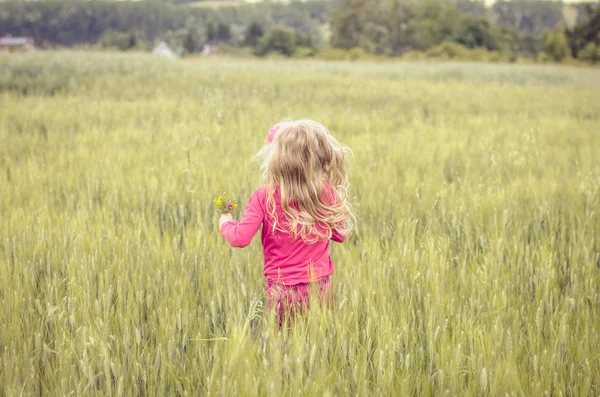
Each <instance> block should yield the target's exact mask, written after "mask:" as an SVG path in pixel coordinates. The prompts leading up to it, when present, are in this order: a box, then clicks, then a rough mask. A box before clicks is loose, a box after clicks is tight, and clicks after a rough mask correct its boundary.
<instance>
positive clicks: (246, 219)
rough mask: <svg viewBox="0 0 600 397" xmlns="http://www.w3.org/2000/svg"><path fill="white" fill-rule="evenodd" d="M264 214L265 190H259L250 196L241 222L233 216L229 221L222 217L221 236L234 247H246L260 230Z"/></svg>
mask: <svg viewBox="0 0 600 397" xmlns="http://www.w3.org/2000/svg"><path fill="white" fill-rule="evenodd" d="M264 214H265V209H264V188H259V189H256V190H255V191H254V193H252V196H250V199H249V200H248V204H247V205H246V208H245V210H244V216H243V217H242V220H241V221H240V222H238V221H236V220H233V219H232V218H231V216H230V217H229V219H226V218H225V216H222V217H221V220H220V221H219V224H220V230H221V234H222V235H223V237H225V239H226V240H227V241H228V242H229V244H231V245H232V246H233V247H237V248H243V247H246V246H248V245H249V244H250V243H251V242H252V238H253V237H254V235H255V234H256V232H257V231H258V229H259V228H260V225H261V224H262V222H263V219H264Z"/></svg>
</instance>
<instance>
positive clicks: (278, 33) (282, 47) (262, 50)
mask: <svg viewBox="0 0 600 397" xmlns="http://www.w3.org/2000/svg"><path fill="white" fill-rule="evenodd" d="M294 51H296V34H295V33H294V31H293V30H290V29H287V28H283V27H275V28H273V29H272V30H271V31H270V32H269V34H267V35H266V36H264V37H263V38H262V39H260V41H259V42H258V44H257V45H256V47H255V48H254V54H255V55H258V56H265V55H267V54H269V53H270V52H277V53H279V54H281V55H285V56H288V57H289V56H292V55H293V54H294Z"/></svg>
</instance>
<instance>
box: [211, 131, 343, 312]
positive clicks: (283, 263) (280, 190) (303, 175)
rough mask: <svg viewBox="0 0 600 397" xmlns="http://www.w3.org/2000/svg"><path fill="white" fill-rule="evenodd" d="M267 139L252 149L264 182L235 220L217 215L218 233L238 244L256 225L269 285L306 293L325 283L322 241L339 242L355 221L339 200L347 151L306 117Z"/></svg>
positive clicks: (328, 267) (328, 270) (327, 262)
mask: <svg viewBox="0 0 600 397" xmlns="http://www.w3.org/2000/svg"><path fill="white" fill-rule="evenodd" d="M267 142H268V143H267V145H265V146H264V147H263V149H262V150H261V151H260V152H259V155H258V156H259V157H261V158H262V159H263V165H262V169H263V177H264V179H265V182H266V185H265V186H262V187H260V188H258V189H256V190H255V191H254V193H253V194H252V196H251V197H250V199H249V201H248V205H247V206H246V209H245V211H244V216H243V218H242V220H241V222H237V221H235V220H233V219H232V218H231V216H228V215H224V216H223V217H222V218H221V220H220V228H221V233H222V234H223V236H224V237H225V238H226V239H227V241H229V242H230V243H231V245H233V246H234V247H245V246H247V245H248V244H250V242H251V241H252V238H253V236H254V235H255V234H256V232H257V231H258V229H259V228H260V227H261V226H262V233H261V241H262V246H263V253H264V268H263V274H264V275H265V277H266V278H267V290H268V291H269V290H270V289H271V288H270V286H273V285H277V286H279V287H282V288H283V289H282V288H279V289H278V291H283V292H285V288H292V289H293V291H304V292H305V290H306V288H304V285H308V284H309V283H312V282H316V281H318V285H319V286H327V285H329V276H330V275H331V274H332V273H333V271H334V267H333V262H332V261H331V258H330V257H329V242H330V240H334V241H337V242H343V241H344V239H345V236H347V235H348V234H349V233H350V232H351V230H352V224H353V222H352V220H353V219H354V216H353V215H352V212H351V210H350V206H349V204H348V202H347V199H346V194H347V189H348V177H347V173H346V169H345V158H344V155H345V152H346V150H347V149H346V148H344V147H343V146H341V145H340V144H339V143H338V142H337V141H336V140H335V138H333V137H332V136H331V134H329V132H328V131H327V129H326V128H325V127H323V126H322V125H321V124H319V123H316V122H314V121H310V120H300V121H294V122H284V123H281V124H279V125H277V126H276V127H274V128H273V129H272V130H271V131H270V133H269V136H268V138H267ZM304 292H302V294H301V295H302V296H304V295H305V293H304ZM292 295H293V294H292ZM278 299H279V298H278ZM294 300H297V299H292V301H294ZM301 300H302V299H301ZM280 306H281V305H280Z"/></svg>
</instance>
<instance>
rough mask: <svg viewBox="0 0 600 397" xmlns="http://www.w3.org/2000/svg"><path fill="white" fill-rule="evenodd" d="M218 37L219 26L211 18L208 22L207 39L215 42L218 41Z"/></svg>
mask: <svg viewBox="0 0 600 397" xmlns="http://www.w3.org/2000/svg"><path fill="white" fill-rule="evenodd" d="M217 39H218V35H217V26H216V24H215V23H214V21H212V20H209V21H208V22H207V23H206V40H207V41H208V42H209V43H214V42H215V41H217Z"/></svg>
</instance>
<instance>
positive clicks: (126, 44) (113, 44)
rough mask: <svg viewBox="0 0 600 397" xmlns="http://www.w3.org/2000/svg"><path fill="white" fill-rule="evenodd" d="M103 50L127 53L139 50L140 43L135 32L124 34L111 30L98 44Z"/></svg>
mask: <svg viewBox="0 0 600 397" xmlns="http://www.w3.org/2000/svg"><path fill="white" fill-rule="evenodd" d="M98 44H99V45H100V47H102V48H106V49H109V48H112V49H117V50H120V51H127V50H132V49H135V48H137V47H138V46H139V45H140V42H139V40H138V38H137V36H136V35H135V33H133V32H129V33H127V32H126V33H123V32H116V31H114V30H109V31H108V32H106V33H105V34H104V36H102V38H101V39H100V41H99V42H98Z"/></svg>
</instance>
